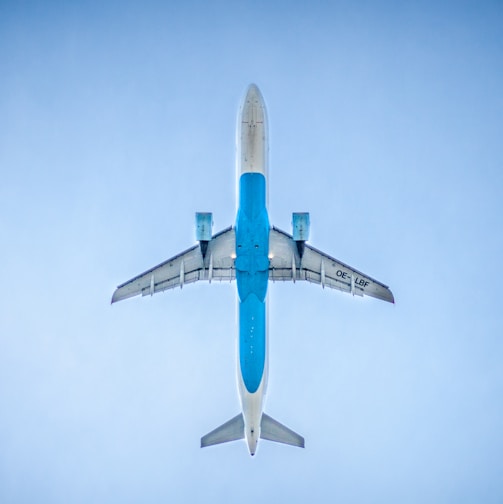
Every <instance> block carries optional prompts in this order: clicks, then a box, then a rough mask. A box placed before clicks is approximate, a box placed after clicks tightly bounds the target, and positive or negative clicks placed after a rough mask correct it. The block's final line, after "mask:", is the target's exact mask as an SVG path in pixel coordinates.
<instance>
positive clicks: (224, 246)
mask: <svg viewBox="0 0 503 504" xmlns="http://www.w3.org/2000/svg"><path fill="white" fill-rule="evenodd" d="M235 242H236V238H235V232H234V229H233V228H232V227H229V228H227V229H224V230H223V231H221V232H220V233H217V234H216V235H214V236H213V238H212V239H211V240H210V242H209V244H208V248H207V252H206V255H205V257H204V259H203V255H202V253H201V247H200V246H199V245H194V246H193V247H191V248H189V249H187V250H186V251H184V252H182V253H181V254H178V255H176V256H174V257H172V258H171V259H168V260H167V261H164V262H162V263H161V264H159V265H157V266H155V267H153V268H151V269H149V270H147V271H145V272H144V273H142V274H140V275H138V276H136V277H134V278H132V279H131V280H128V281H127V282H125V283H123V284H122V285H119V286H118V287H117V289H116V290H115V292H114V294H113V297H112V303H115V302H117V301H122V300H123V299H127V298H130V297H133V296H138V295H140V294H141V295H143V296H146V295H149V294H150V295H152V294H156V293H157V292H163V291H165V290H167V289H173V288H175V287H183V285H185V284H188V283H192V282H197V281H198V280H210V281H211V280H220V281H221V280H228V281H231V280H233V279H234V278H235V276H236V275H235V270H234V252H235Z"/></svg>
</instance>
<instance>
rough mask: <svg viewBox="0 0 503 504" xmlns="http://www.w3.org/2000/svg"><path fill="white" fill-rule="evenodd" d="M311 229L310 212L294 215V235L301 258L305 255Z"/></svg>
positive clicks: (295, 213)
mask: <svg viewBox="0 0 503 504" xmlns="http://www.w3.org/2000/svg"><path fill="white" fill-rule="evenodd" d="M309 228H310V222H309V212H294V213H293V214H292V235H293V239H294V240H295V243H296V244H297V250H298V252H299V256H300V257H302V255H303V254H304V244H305V243H306V241H307V240H309Z"/></svg>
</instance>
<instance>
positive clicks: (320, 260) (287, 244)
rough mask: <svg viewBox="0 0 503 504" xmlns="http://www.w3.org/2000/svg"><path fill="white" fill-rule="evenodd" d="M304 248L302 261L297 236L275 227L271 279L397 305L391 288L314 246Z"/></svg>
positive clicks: (271, 232)
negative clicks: (337, 291)
mask: <svg viewBox="0 0 503 504" xmlns="http://www.w3.org/2000/svg"><path fill="white" fill-rule="evenodd" d="M302 245H303V247H304V250H303V254H302V258H301V256H300V254H299V250H298V246H297V242H296V241H294V239H293V237H292V236H291V235H289V234H287V233H285V232H284V231H281V230H280V229H278V228H275V227H273V228H272V229H271V231H270V234H269V257H270V258H271V259H270V264H269V279H270V280H273V281H276V280H278V281H294V282H295V281H296V280H307V281H308V282H313V283H317V284H320V285H321V286H322V287H330V288H332V289H338V290H340V291H343V292H349V293H351V294H353V295H355V294H356V295H358V296H364V295H365V296H372V297H375V298H377V299H382V300H384V301H388V302H390V303H394V302H395V300H394V298H393V294H392V292H391V291H390V290H389V288H388V286H386V285H384V284H382V283H381V282H378V281H377V280H374V279H373V278H371V277H369V276H368V275H365V274H364V273H361V272H360V271H358V270H356V269H354V268H352V267H351V266H348V265H347V264H344V263H343V262H341V261H338V260H337V259H334V258H333V257H330V256H329V255H327V254H324V253H323V252H321V251H319V250H317V249H315V248H314V247H311V246H309V245H307V244H302Z"/></svg>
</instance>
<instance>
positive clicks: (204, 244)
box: [196, 212, 213, 257]
mask: <svg viewBox="0 0 503 504" xmlns="http://www.w3.org/2000/svg"><path fill="white" fill-rule="evenodd" d="M212 230H213V214H212V213H211V212H196V240H197V241H198V242H199V244H200V245H201V253H202V254H203V257H204V256H205V255H206V251H207V250H208V243H209V241H210V240H211V235H212Z"/></svg>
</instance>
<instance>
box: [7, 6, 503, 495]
mask: <svg viewBox="0 0 503 504" xmlns="http://www.w3.org/2000/svg"><path fill="white" fill-rule="evenodd" d="M502 22H503V6H502V4H501V3H500V2H412V1H410V2H380V3H377V2H349V1H348V2H323V1H315V2H310V3H309V5H308V4H307V3H304V2H289V3H286V2H273V3H271V2H260V1H259V2H248V1H242V2H225V1H221V2H184V3H183V5H182V4H181V3H178V2H176V3H175V2H145V3H144V4H142V5H140V4H137V3H134V2H127V1H126V2H107V3H106V5H103V3H102V2H73V3H63V2H61V3H60V2H9V1H4V2H2V3H1V4H0V175H1V183H0V231H1V238H2V247H1V249H0V250H1V251H0V257H1V261H0V264H1V266H0V272H1V278H2V283H3V288H2V289H1V293H0V500H1V501H2V502H8V503H11V502H12V503H18V502H48V503H49V502H50V503H60V502H61V503H67V502H75V503H77V502H107V503H108V502H121V503H124V502H140V501H141V502H153V503H155V502H166V501H169V502H182V501H183V502H199V501H202V500H203V499H204V500H205V501H206V502H223V501H226V500H228V501H230V500H233V501H234V500H236V499H237V498H239V500H240V501H241V502H243V503H247V502H255V501H256V500H257V499H262V500H263V501H265V502H269V501H271V502H273V501H274V502H277V501H278V500H279V499H281V501H289V502H306V501H308V500H309V501H311V502H386V503H388V502H425V501H428V502H456V503H461V502H467V503H468V502H470V503H471V502H486V503H490V502H501V501H502V500H503V484H502V482H501V474H502V471H503V455H502V453H503V435H502V432H503V431H502V428H501V427H502V424H503V407H502V401H501V397H502V392H503V367H502V366H501V362H502V358H503V343H502V335H503V327H502V326H503V324H502V320H503V317H502V314H501V308H500V304H501V301H500V295H499V294H500V293H499V287H500V285H501V282H502V281H503V271H502V266H501V257H502V256H503V246H502V245H503V237H502V231H501V228H502V226H501V216H502V215H503V175H502V169H503V147H502V142H501V132H502V131H503V119H502V118H503V95H502V91H501V90H502V89H503V60H502V58H501V55H502V54H503V32H502V30H501V26H502ZM250 82H256V83H257V84H258V85H259V87H260V89H261V91H262V93H263V95H264V97H265V100H266V103H267V106H268V113H269V120H270V187H269V190H270V192H269V194H270V208H269V210H270V220H271V222H272V223H274V224H275V225H276V226H278V227H280V228H282V229H285V230H287V231H289V230H290V219H291V212H292V211H309V212H310V213H311V237H312V239H311V243H312V244H313V245H314V246H316V247H317V248H320V249H322V250H324V251H326V252H327V253H330V254H332V255H333V256H335V257H337V258H339V259H341V260H343V261H345V262H347V263H349V264H351V265H353V266H355V267H356V268H358V269H360V270H362V271H365V272H366V273H368V274H369V275H371V276H373V277H375V278H377V279H379V280H381V281H383V282H384V283H386V284H388V285H390V287H391V288H392V290H393V293H394V294H395V298H396V305H395V306H391V305H388V304H385V303H381V302H378V301H376V300H373V299H360V298H352V297H351V296H347V295H343V294H341V293H338V292H333V291H331V292H328V291H326V290H322V289H321V288H318V287H316V286H313V285H302V284H298V283H297V284H295V285H286V284H285V285H279V284H274V285H271V287H270V290H269V293H270V366H271V367H270V381H269V393H268V402H267V407H266V411H267V412H268V413H269V414H271V415H272V416H273V417H275V418H277V419H278V420H280V421H282V422H284V423H285V424H287V425H288V426H290V427H291V428H293V429H294V430H296V431H298V432H300V433H301V434H302V435H304V436H305V438H306V449H305V450H296V449H293V448H290V447H286V446H281V445H277V444H274V443H267V442H262V443H261V444H260V446H259V451H258V454H257V456H256V457H255V458H253V459H252V458H251V457H250V456H249V455H248V453H247V450H246V446H245V444H244V443H233V444H229V445H225V446H220V447H215V448H209V449H207V450H200V448H199V439H200V436H201V435H203V434H205V433H206V432H208V431H209V430H211V429H213V428H214V427H216V426H217V425H220V424H221V423H222V422H224V421H225V420H227V419H228V418H230V417H232V416H233V415H235V414H236V413H237V412H238V410H239V402H238V396H237V391H236V384H235V334H236V320H235V303H236V302H235V290H234V289H235V286H234V285H226V284H222V285H214V284H212V285H211V286H208V285H204V284H201V285H199V284H198V285H191V286H187V288H184V289H183V291H178V290H177V291H174V292H168V293H165V294H162V295H158V296H154V297H153V298H149V299H140V298H136V299H132V300H128V301H125V302H123V303H120V304H118V305H114V306H113V307H111V306H110V304H109V302H110V297H111V295H112V292H113V290H114V288H115V286H116V285H117V284H119V283H121V282H123V281H125V280H127V279H129V278H130V277H132V276H133V275H135V274H137V273H139V272H141V271H143V270H145V269H147V268H148V267H150V266H152V265H154V264H157V263H159V262H161V261H162V260H164V259H167V258H168V257H170V256H172V255H174V254H176V253H178V252H179V251H181V250H184V249H185V248H187V247H188V246H190V245H192V244H193V243H194V240H195V230H194V212H195V211H212V212H213V214H214V221H215V230H218V229H222V228H224V227H226V226H228V225H229V224H231V223H233V221H234V218H235V194H234V191H235V165H234V161H235V159H234V156H235V150H234V149H235V136H234V135H235V122H236V114H237V107H238V104H239V101H240V99H241V97H242V95H243V93H244V91H245V89H246V87H247V85H248V84H249V83H250Z"/></svg>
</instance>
